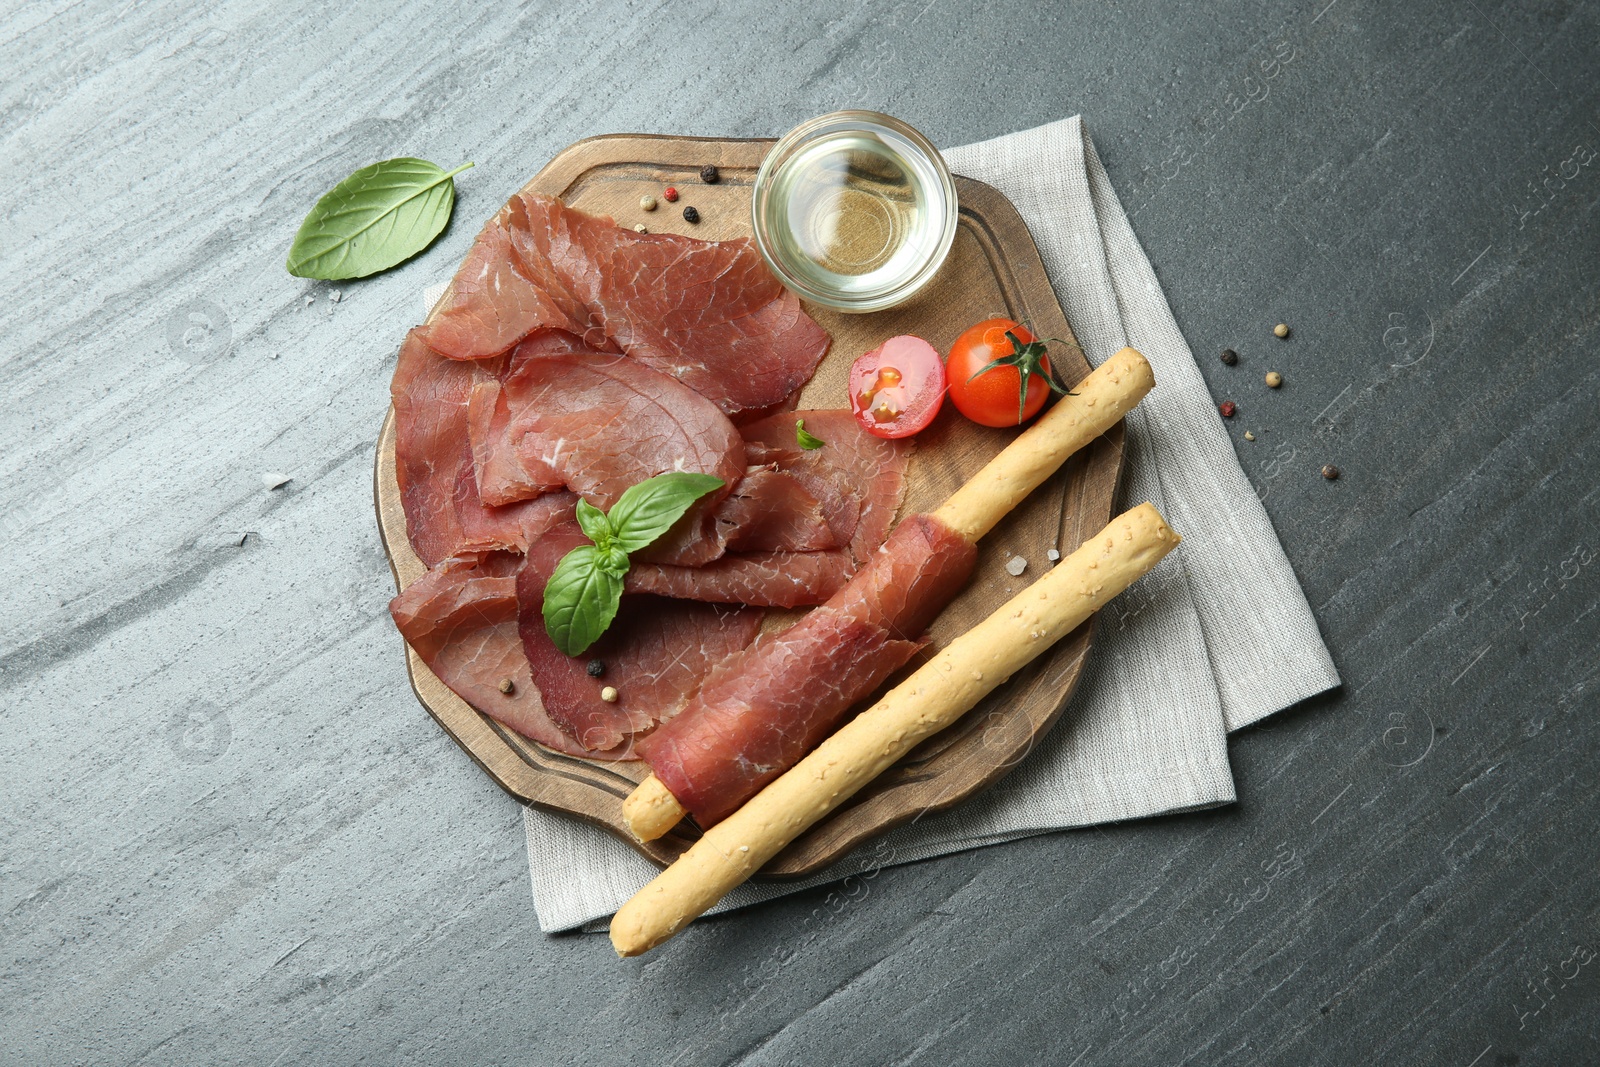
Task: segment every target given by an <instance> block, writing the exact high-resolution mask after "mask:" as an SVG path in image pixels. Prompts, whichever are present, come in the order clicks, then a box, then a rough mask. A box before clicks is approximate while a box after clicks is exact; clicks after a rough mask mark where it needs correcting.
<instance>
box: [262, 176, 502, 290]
mask: <svg viewBox="0 0 1600 1067" xmlns="http://www.w3.org/2000/svg"><path fill="white" fill-rule="evenodd" d="M470 166H472V164H471V163H463V164H462V165H461V166H459V167H457V168H456V169H455V170H452V171H449V172H448V173H446V172H445V171H444V170H442V169H441V168H440V167H438V166H437V165H435V164H433V163H429V162H428V161H427V160H425V159H412V158H409V157H402V158H400V159H386V160H384V161H383V162H381V163H374V164H372V165H371V166H369V167H362V168H361V169H360V170H358V171H356V172H355V173H354V174H352V175H350V177H348V178H346V179H345V180H344V181H342V182H340V183H339V184H338V185H335V186H334V187H333V188H332V189H330V190H329V191H328V192H327V194H326V195H324V196H323V197H322V199H321V200H318V201H317V203H316V205H315V206H314V207H312V209H311V212H310V214H308V215H306V219H305V221H304V222H302V223H301V224H300V232H299V233H297V234H295V237H294V244H293V246H291V247H290V249H289V262H288V268H289V273H290V274H293V275H295V276H296V277H299V278H321V279H324V280H327V281H342V280H344V279H348V278H365V277H366V276H367V275H369V274H376V273H378V272H379V271H381V270H388V269H389V268H390V267H393V266H394V265H396V264H397V263H402V262H404V261H405V260H408V259H410V258H411V257H412V256H414V255H416V254H417V253H418V252H421V251H422V250H423V249H424V248H427V247H428V246H429V245H430V244H432V243H433V239H434V238H435V237H438V236H439V234H440V233H441V232H443V230H444V227H445V224H446V223H448V222H449V221H450V213H451V212H452V211H453V210H455V204H456V185H455V180H454V179H455V176H456V175H457V174H460V173H461V172H462V171H464V170H466V169H467V168H468V167H470Z"/></svg>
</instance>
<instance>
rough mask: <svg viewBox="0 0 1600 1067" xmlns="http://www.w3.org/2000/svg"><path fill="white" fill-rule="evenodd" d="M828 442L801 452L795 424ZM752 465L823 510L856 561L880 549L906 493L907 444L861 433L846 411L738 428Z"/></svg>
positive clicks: (810, 413)
mask: <svg viewBox="0 0 1600 1067" xmlns="http://www.w3.org/2000/svg"><path fill="white" fill-rule="evenodd" d="M797 419H804V420H805V424H806V430H807V431H808V432H810V433H812V434H814V435H815V436H817V437H819V438H821V439H822V440H823V441H825V442H827V443H826V444H825V445H824V446H823V447H821V448H816V449H802V448H801V447H800V445H799V443H798V442H797V441H796V439H795V421H796V420H797ZM739 433H740V434H741V435H742V436H743V437H744V440H745V458H746V460H747V461H748V462H750V463H755V464H762V463H772V464H776V465H777V467H778V469H779V470H782V471H784V472H785V473H787V474H789V475H790V476H791V477H793V478H794V479H795V480H796V481H798V482H799V483H800V484H801V485H802V486H804V487H805V489H806V490H807V491H808V492H810V493H811V494H812V495H813V496H815V497H816V498H817V499H818V501H819V502H821V504H822V508H823V513H824V514H825V515H826V516H827V519H828V523H829V525H831V526H832V527H833V531H834V535H835V537H836V538H837V541H838V543H839V544H840V545H849V546H850V550H851V554H852V555H854V556H855V558H856V560H857V561H863V560H865V559H866V558H867V556H868V554H869V553H871V552H872V551H873V550H875V549H876V548H877V547H878V546H879V545H880V544H882V543H883V539H884V537H885V536H886V535H887V534H888V533H889V525H890V523H892V522H893V521H894V513H895V510H896V509H897V508H899V506H900V497H901V494H902V492H903V491H904V488H905V469H906V463H907V462H908V461H909V459H910V457H911V449H912V445H911V442H910V441H909V440H899V441H889V440H885V439H883V438H881V437H874V436H872V435H871V434H869V433H867V432H866V431H865V430H863V429H862V428H861V426H860V424H858V423H857V422H856V420H855V416H854V415H852V414H851V413H850V412H848V411H845V410H826V411H794V412H789V413H786V414H779V415H773V416H770V417H768V418H765V419H761V420H759V421H757V422H752V423H750V424H748V425H745V426H742V427H740V428H739Z"/></svg>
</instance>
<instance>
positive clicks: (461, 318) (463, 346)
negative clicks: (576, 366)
mask: <svg viewBox="0 0 1600 1067" xmlns="http://www.w3.org/2000/svg"><path fill="white" fill-rule="evenodd" d="M547 217H548V216H541V220H540V223H539V224H543V222H544V220H545V219H546V218H547ZM535 225H536V224H535V223H534V222H532V221H530V220H529V218H528V202H527V201H526V200H525V199H524V198H523V197H522V196H520V195H518V196H513V197H512V198H511V199H510V200H509V201H508V202H507V203H506V206H505V207H503V208H501V209H500V211H499V213H498V214H496V215H495V216H494V218H492V219H490V220H489V222H488V224H487V225H485V226H484V228H483V232H482V233H480V234H479V235H478V240H477V242H476V243H475V244H473V246H472V250H471V251H470V252H468V253H467V258H466V259H465V260H464V261H463V262H462V264H461V266H460V268H459V269H458V270H457V271H456V274H455V277H454V278H452V279H451V281H450V297H449V301H448V303H446V305H445V307H444V308H443V310H442V313H441V314H440V315H437V316H435V317H434V320H433V322H432V323H431V324H430V325H429V326H425V327H423V329H424V330H425V331H426V333H425V336H426V339H427V341H428V343H429V344H431V345H433V346H434V347H435V348H436V349H437V350H438V351H440V352H442V353H444V354H445V355H447V356H449V357H451V358H452V359H481V358H483V357H484V356H494V355H499V354H500V353H502V352H505V351H506V350H508V349H509V348H511V346H512V345H515V344H516V343H517V342H518V341H520V340H522V339H523V338H524V337H527V336H528V335H529V334H530V333H532V332H533V331H534V330H537V329H541V328H542V329H553V330H565V331H566V332H568V333H571V334H576V335H578V336H583V334H584V331H585V330H587V329H588V328H589V321H588V316H587V314H582V313H580V312H581V308H582V302H581V301H580V300H579V299H578V297H577V296H576V295H575V294H574V293H572V292H571V291H570V290H569V289H568V288H567V287H566V285H565V284H564V283H563V281H562V280H561V278H560V277H559V276H558V275H556V274H555V273H554V272H553V271H550V270H546V271H543V272H541V273H538V274H533V275H530V274H529V273H528V272H527V270H526V268H525V265H524V262H523V259H522V257H521V256H519V255H518V254H517V253H516V252H514V251H513V248H512V235H513V234H526V233H527V232H528V231H529V230H530V229H532V228H533V227H534V226H535ZM546 262H548V261H546Z"/></svg>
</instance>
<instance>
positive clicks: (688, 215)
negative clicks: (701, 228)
mask: <svg viewBox="0 0 1600 1067" xmlns="http://www.w3.org/2000/svg"><path fill="white" fill-rule="evenodd" d="M683 221H684V222H699V221H700V212H698V211H696V210H695V209H694V208H692V207H686V208H684V209H683Z"/></svg>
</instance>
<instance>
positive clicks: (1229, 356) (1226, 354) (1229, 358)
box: [1222, 348, 1239, 367]
mask: <svg viewBox="0 0 1600 1067" xmlns="http://www.w3.org/2000/svg"><path fill="white" fill-rule="evenodd" d="M1222 362H1224V363H1226V364H1227V365H1228V366H1230V367H1231V366H1233V365H1234V364H1235V363H1237V362H1239V353H1237V352H1235V351H1234V350H1233V349H1231V348H1224V349H1223V350H1222Z"/></svg>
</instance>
